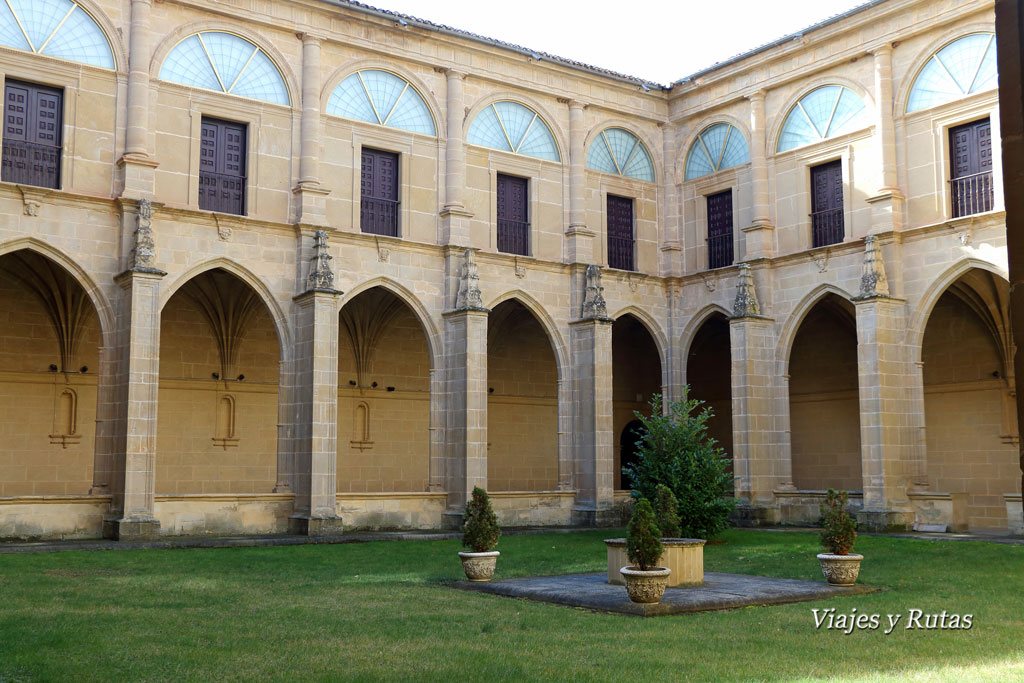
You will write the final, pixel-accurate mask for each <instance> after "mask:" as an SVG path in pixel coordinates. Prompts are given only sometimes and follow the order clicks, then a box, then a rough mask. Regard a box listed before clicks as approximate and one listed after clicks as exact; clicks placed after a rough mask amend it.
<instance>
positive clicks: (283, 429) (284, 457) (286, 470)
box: [274, 360, 296, 493]
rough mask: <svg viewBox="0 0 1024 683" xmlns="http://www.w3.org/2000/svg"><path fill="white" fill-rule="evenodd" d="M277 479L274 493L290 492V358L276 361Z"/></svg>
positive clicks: (292, 447)
mask: <svg viewBox="0 0 1024 683" xmlns="http://www.w3.org/2000/svg"><path fill="white" fill-rule="evenodd" d="M277 377H278V382H277V480H276V482H275V484H274V493H291V492H292V480H293V479H294V477H295V412H296V405H295V373H294V365H293V363H292V361H291V360H281V361H279V362H278V373H277Z"/></svg>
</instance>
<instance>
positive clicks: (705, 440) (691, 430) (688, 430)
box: [622, 387, 736, 538]
mask: <svg viewBox="0 0 1024 683" xmlns="http://www.w3.org/2000/svg"><path fill="white" fill-rule="evenodd" d="M661 404H662V401H661V396H659V395H655V396H654V398H652V399H651V404H650V411H651V414H650V415H649V416H648V415H643V414H641V413H639V412H636V413H634V414H635V415H636V417H637V419H638V420H640V422H641V423H642V424H643V427H642V429H641V436H640V440H639V441H638V442H637V459H636V462H634V463H632V464H630V465H627V466H625V467H623V468H622V472H623V474H625V475H627V476H628V477H629V478H630V480H631V481H632V482H633V497H634V498H648V499H656V498H657V487H658V485H659V484H663V485H665V486H666V487H668V489H669V490H670V491H672V493H673V495H675V497H676V501H677V502H678V511H679V533H680V535H682V536H689V537H696V538H711V537H713V536H714V535H715V534H717V533H719V532H721V531H723V530H724V529H726V528H727V527H728V526H729V513H731V512H732V510H733V508H735V507H736V500H735V498H733V497H732V494H733V490H734V480H733V476H732V474H730V472H729V458H728V456H727V455H726V453H725V451H723V450H722V449H721V448H719V447H718V442H717V441H715V440H714V439H713V438H711V437H710V436H708V427H707V423H708V420H710V419H711V417H712V416H713V415H714V413H713V412H712V411H711V408H709V407H707V406H705V405H704V402H703V401H698V400H696V399H691V398H689V387H686V388H684V391H683V398H682V400H680V401H676V402H674V403H671V404H669V407H668V412H667V413H665V412H663V411H662V405H661Z"/></svg>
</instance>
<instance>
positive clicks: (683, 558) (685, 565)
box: [604, 538, 704, 588]
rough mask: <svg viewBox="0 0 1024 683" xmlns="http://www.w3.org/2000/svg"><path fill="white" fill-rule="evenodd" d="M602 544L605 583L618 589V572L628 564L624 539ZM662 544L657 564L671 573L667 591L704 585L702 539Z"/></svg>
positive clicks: (667, 541) (662, 542) (663, 540)
mask: <svg viewBox="0 0 1024 683" xmlns="http://www.w3.org/2000/svg"><path fill="white" fill-rule="evenodd" d="M604 544H605V545H606V546H607V547H608V583H610V584H614V585H617V586H621V585H622V583H623V581H622V574H621V572H620V571H619V569H620V568H621V567H622V566H623V565H628V564H629V558H628V557H627V556H626V539H624V538H609V539H606V540H605V542H604ZM661 544H662V545H663V546H664V547H665V549H664V551H662V553H661V557H659V558H658V562H657V564H658V566H659V567H667V568H669V569H671V570H672V574H671V576H670V577H669V580H668V587H669V588H678V587H680V586H703V585H704V539H702V538H663V539H661Z"/></svg>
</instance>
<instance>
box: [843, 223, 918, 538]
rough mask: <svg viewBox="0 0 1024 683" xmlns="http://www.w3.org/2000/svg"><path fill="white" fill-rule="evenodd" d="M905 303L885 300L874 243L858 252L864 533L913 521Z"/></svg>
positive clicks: (912, 422)
mask: <svg viewBox="0 0 1024 683" xmlns="http://www.w3.org/2000/svg"><path fill="white" fill-rule="evenodd" d="M905 304H906V302H905V301H903V300H901V299H896V298H893V297H890V296H889V285H888V281H887V279H886V276H885V266H884V262H883V260H882V254H881V251H880V250H879V249H878V246H877V240H876V238H875V237H874V236H872V235H869V236H868V237H867V239H866V247H865V252H864V272H863V275H862V276H861V288H860V295H859V296H858V297H856V299H855V300H854V305H855V307H856V311H857V371H858V372H857V374H858V387H859V396H860V446H861V470H862V473H863V477H864V508H863V511H862V512H861V513H860V514H859V515H858V518H859V520H860V522H861V523H862V524H863V525H864V527H865V528H867V529H873V530H887V529H906V528H909V527H910V526H911V525H912V524H913V521H914V515H913V510H912V507H911V504H910V500H909V498H908V497H907V490H908V488H910V486H911V485H912V484H913V483H915V481H916V479H917V478H918V475H919V472H918V471H917V463H916V462H915V459H914V454H915V450H916V449H915V436H916V435H915V434H914V426H915V424H916V420H915V417H914V407H915V405H914V400H913V396H912V395H911V392H910V391H909V387H908V386H907V381H906V379H905V378H907V377H909V376H912V375H913V374H914V373H913V366H912V365H911V363H909V362H907V361H908V359H907V356H906V353H905V350H904V348H903V343H902V342H903V337H904V332H905V328H906V315H905V312H904V311H905Z"/></svg>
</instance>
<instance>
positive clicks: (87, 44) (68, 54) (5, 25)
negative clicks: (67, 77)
mask: <svg viewBox="0 0 1024 683" xmlns="http://www.w3.org/2000/svg"><path fill="white" fill-rule="evenodd" d="M0 45H6V46H8V47H13V48H17V49H19V50H27V51H29V52H35V53H36V54H40V55H49V56H50V57H58V58H60V59H67V60H69V61H72V62H80V63H82V64H92V65H93V66H100V67H103V68H105V69H113V68H114V53H113V51H112V50H111V49H110V43H109V42H108V41H107V36H106V34H104V33H103V29H101V28H100V27H99V24H97V23H96V20H95V19H93V18H92V17H91V16H89V13H88V12H86V11H85V10H84V9H83V8H82V7H81V6H80V5H79V4H78V3H77V2H72V1H71V0H4V1H3V2H0Z"/></svg>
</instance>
